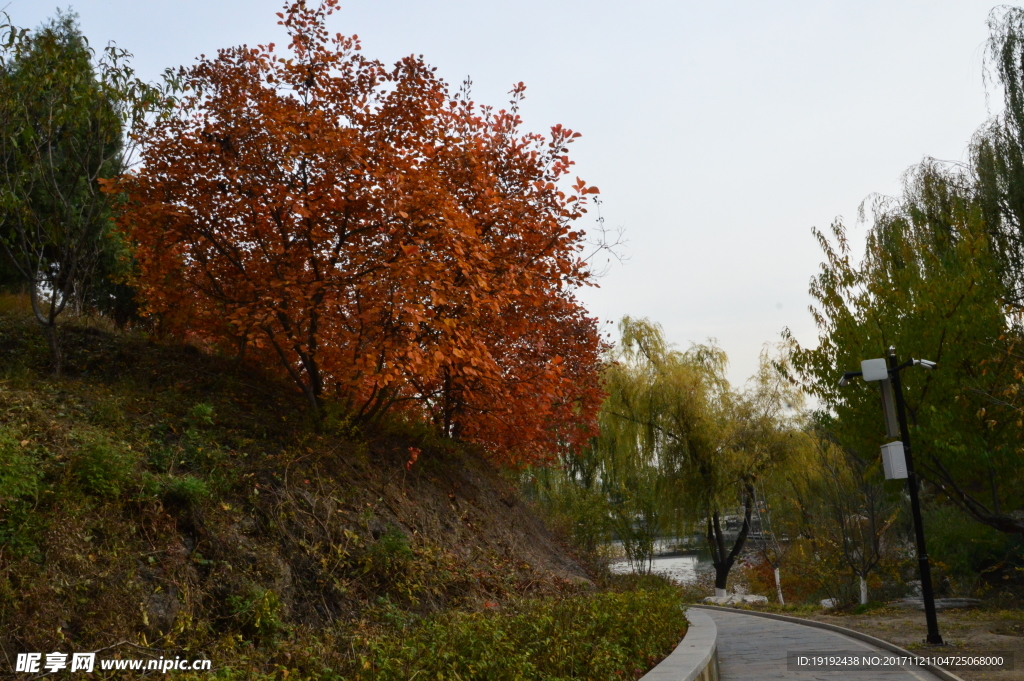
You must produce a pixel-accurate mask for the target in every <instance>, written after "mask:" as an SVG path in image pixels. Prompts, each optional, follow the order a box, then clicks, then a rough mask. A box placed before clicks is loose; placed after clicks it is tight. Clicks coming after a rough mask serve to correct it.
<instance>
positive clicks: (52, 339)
mask: <svg viewBox="0 0 1024 681" xmlns="http://www.w3.org/2000/svg"><path fill="white" fill-rule="evenodd" d="M43 330H44V332H45V333H46V342H47V344H48V345H49V346H50V366H51V368H52V369H53V375H54V376H60V374H61V371H62V370H63V368H64V367H63V365H64V362H63V359H64V358H63V356H62V355H61V352H60V338H59V330H58V329H57V324H56V322H54V323H51V324H47V325H45V326H44V327H43Z"/></svg>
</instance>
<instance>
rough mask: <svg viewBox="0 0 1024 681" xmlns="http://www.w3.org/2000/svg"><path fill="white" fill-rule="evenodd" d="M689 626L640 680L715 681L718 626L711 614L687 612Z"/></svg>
mask: <svg viewBox="0 0 1024 681" xmlns="http://www.w3.org/2000/svg"><path fill="white" fill-rule="evenodd" d="M686 619H688V620H689V621H690V626H689V627H688V628H687V629H686V635H685V636H683V640H682V641H680V642H679V645H677V646H676V648H675V650H673V651H672V652H671V653H669V655H668V657H666V658H665V659H664V660H662V661H661V662H660V663H658V666H656V667H655V668H654V669H652V670H651V671H649V672H647V673H646V674H644V675H643V676H642V677H641V678H640V681H719V673H718V627H717V626H715V621H714V620H713V619H711V615H709V614H707V613H705V612H699V611H697V610H693V609H690V610H687V611H686Z"/></svg>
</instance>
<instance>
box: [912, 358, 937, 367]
mask: <svg viewBox="0 0 1024 681" xmlns="http://www.w3.org/2000/svg"><path fill="white" fill-rule="evenodd" d="M914 364H915V365H917V366H920V367H924V368H925V369H934V368H935V367H936V366H938V365H937V364H936V363H935V362H932V361H931V360H927V359H915V360H914Z"/></svg>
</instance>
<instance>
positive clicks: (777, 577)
mask: <svg viewBox="0 0 1024 681" xmlns="http://www.w3.org/2000/svg"><path fill="white" fill-rule="evenodd" d="M775 590H776V591H778V592H779V605H785V604H786V600H785V599H784V598H783V597H782V577H781V576H780V574H779V568H775Z"/></svg>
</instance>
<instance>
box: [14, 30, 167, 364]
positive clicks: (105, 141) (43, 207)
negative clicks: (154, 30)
mask: <svg viewBox="0 0 1024 681" xmlns="http://www.w3.org/2000/svg"><path fill="white" fill-rule="evenodd" d="M94 57H95V55H94V52H93V50H92V49H91V48H90V47H89V44H88V42H87V41H86V39H85V37H84V36H82V34H81V33H80V32H79V30H78V27H77V23H76V17H75V15H74V14H59V15H58V17H57V18H56V19H54V20H52V21H51V22H49V23H48V24H46V25H44V26H43V27H41V28H40V29H38V30H36V31H27V30H24V29H20V28H17V27H15V26H13V25H11V24H10V23H9V21H8V20H7V18H6V15H3V16H2V23H0V165H2V167H3V170H4V172H3V175H2V179H0V243H2V246H3V251H4V254H5V256H6V257H5V261H6V265H5V267H6V269H7V270H8V275H10V274H11V272H10V270H13V271H14V272H16V273H17V275H18V277H19V278H20V279H21V281H22V282H23V283H24V284H25V285H26V287H27V288H28V291H29V293H30V296H31V300H32V309H33V311H34V313H35V316H36V319H37V320H38V321H39V323H40V324H41V325H42V326H43V329H44V331H45V333H46V337H47V341H48V343H49V346H50V353H51V359H52V363H53V370H54V372H55V373H60V371H61V359H62V358H61V349H60V340H59V334H58V328H57V320H58V317H59V316H60V315H61V313H62V312H63V311H64V310H65V308H66V307H67V306H68V305H69V304H73V305H79V306H82V305H84V304H85V303H86V301H88V300H90V296H93V298H92V299H93V300H96V298H95V296H96V295H100V296H106V297H107V298H108V299H109V297H110V296H111V295H115V294H116V293H117V292H118V290H117V289H114V288H111V286H108V285H107V284H106V282H105V277H103V278H101V279H100V281H101V285H100V286H99V287H97V286H95V283H96V281H97V273H98V272H99V273H100V274H110V273H111V271H112V270H114V269H116V268H117V267H118V266H119V263H120V261H121V255H122V253H119V251H122V252H123V246H122V245H121V244H120V243H119V242H117V241H116V240H113V239H111V238H110V229H109V223H110V216H111V205H110V201H111V199H110V198H109V197H108V196H107V195H105V194H104V193H103V192H102V191H101V189H100V180H102V179H104V178H109V177H113V176H115V175H117V174H118V173H120V172H122V171H123V170H124V168H125V165H126V161H127V154H128V153H129V152H130V145H126V144H125V138H124V135H123V132H124V131H125V130H126V129H131V127H132V126H133V125H134V124H136V123H137V122H138V121H139V120H141V119H142V117H143V116H145V115H146V113H147V111H149V110H151V108H152V105H154V104H155V103H156V102H157V101H158V100H159V97H158V92H157V90H156V89H154V88H152V87H150V86H147V85H145V84H143V83H141V82H140V81H139V80H138V79H136V78H135V77H134V72H133V71H132V69H131V67H130V66H129V65H128V58H129V57H130V55H129V54H128V53H126V52H125V51H124V50H120V49H118V48H116V47H114V46H109V47H107V48H106V49H105V50H104V51H103V53H102V55H101V56H100V57H99V58H98V59H95V58H94ZM90 288H92V289H93V290H92V292H91V293H90ZM100 302H102V303H106V302H109V301H100Z"/></svg>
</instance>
